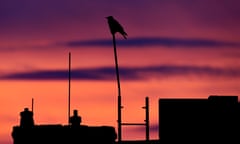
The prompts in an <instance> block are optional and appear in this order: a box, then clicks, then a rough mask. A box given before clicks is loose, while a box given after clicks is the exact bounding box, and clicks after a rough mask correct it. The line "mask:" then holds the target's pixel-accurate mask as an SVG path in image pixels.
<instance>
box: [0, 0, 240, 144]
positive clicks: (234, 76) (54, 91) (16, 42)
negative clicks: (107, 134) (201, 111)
mask: <svg viewBox="0 0 240 144" xmlns="http://www.w3.org/2000/svg"><path fill="white" fill-rule="evenodd" d="M239 5H240V1H238V0H121V1H113V0H101V1H99V0H21V1H19V0H1V1H0V60H1V63H0V94H1V97H0V103H1V104H0V105H1V109H0V126H1V129H0V143H1V144H11V143H12V138H11V130H12V126H14V125H18V124H19V118H20V117H19V112H20V111H22V110H23V108H24V107H31V99H32V98H34V101H35V103H34V104H35V105H34V119H35V123H36V124H48V123H51V124H67V96H68V53H69V52H71V53H72V78H73V81H72V83H71V84H72V89H71V94H72V97H71V103H72V105H71V109H78V110H79V114H80V115H81V116H82V120H83V124H86V125H94V126H95V125H111V126H114V127H116V126H117V121H116V120H117V83H116V76H115V69H114V68H115V67H114V66H115V65H114V55H113V47H112V36H111V34H110V31H109V28H108V25H107V21H106V19H105V17H106V16H109V15H112V16H114V17H115V18H116V19H117V20H118V21H119V22H120V23H121V24H122V25H123V27H124V28H125V31H126V32H127V33H128V39H127V40H125V39H123V37H122V36H121V35H119V34H116V38H117V39H116V40H117V50H118V62H119V69H120V80H121V87H122V103H123V106H124V109H123V112H122V113H123V121H124V122H143V121H144V110H143V109H142V108H141V107H142V106H144V98H145V97H146V96H149V99H150V124H151V132H150V136H151V138H152V139H156V138H158V99H159V98H179V97H180V98H207V97H208V96H209V95H237V96H239V95H240V88H239V85H240V27H239V26H240V9H239ZM116 128H117V127H116ZM116 130H117V129H116ZM143 138H144V130H143V128H142V127H136V128H135V127H133V128H124V131H123V139H143Z"/></svg>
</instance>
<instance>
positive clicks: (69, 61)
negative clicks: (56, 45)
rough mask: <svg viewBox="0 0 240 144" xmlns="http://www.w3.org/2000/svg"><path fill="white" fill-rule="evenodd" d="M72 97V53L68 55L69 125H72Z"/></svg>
mask: <svg viewBox="0 0 240 144" xmlns="http://www.w3.org/2000/svg"><path fill="white" fill-rule="evenodd" d="M70 95H71V52H69V54H68V124H70V108H71V107H70V100H71V99H70Z"/></svg>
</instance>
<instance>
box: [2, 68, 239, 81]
mask: <svg viewBox="0 0 240 144" xmlns="http://www.w3.org/2000/svg"><path fill="white" fill-rule="evenodd" d="M176 76H182V77H190V76H191V77H200V76H201V77H209V76H210V77H212V78H218V77H220V78H223V77H231V78H237V77H240V69H239V68H216V67H208V66H202V67H201V66H176V65H159V66H149V67H121V68H120V78H121V79H122V80H146V79H151V78H156V79H162V78H166V77H167V78H169V77H176ZM71 78H72V79H75V80H115V68H114V67H99V68H82V69H73V70H72V71H71ZM0 79H7V80H65V79H68V70H39V71H27V72H19V73H18V72H16V73H11V74H8V75H4V76H1V77H0Z"/></svg>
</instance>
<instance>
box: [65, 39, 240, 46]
mask: <svg viewBox="0 0 240 144" xmlns="http://www.w3.org/2000/svg"><path fill="white" fill-rule="evenodd" d="M63 45H65V46H70V47H80V46H102V47H110V46H112V40H111V39H109V40H107V39H93V40H83V41H77V40H76V41H69V42H66V43H64V44H63ZM117 45H118V46H125V47H146V46H148V47H149V46H166V47H226V46H231V47H238V46H240V43H237V42H226V41H220V40H211V39H200V38H185V39H184V38H170V37H137V38H129V39H127V40H124V39H119V40H117Z"/></svg>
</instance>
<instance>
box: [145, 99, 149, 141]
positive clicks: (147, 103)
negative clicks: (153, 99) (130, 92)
mask: <svg viewBox="0 0 240 144" xmlns="http://www.w3.org/2000/svg"><path fill="white" fill-rule="evenodd" d="M145 104H146V107H145V108H146V120H145V122H146V141H149V98H148V97H146V99H145Z"/></svg>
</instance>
